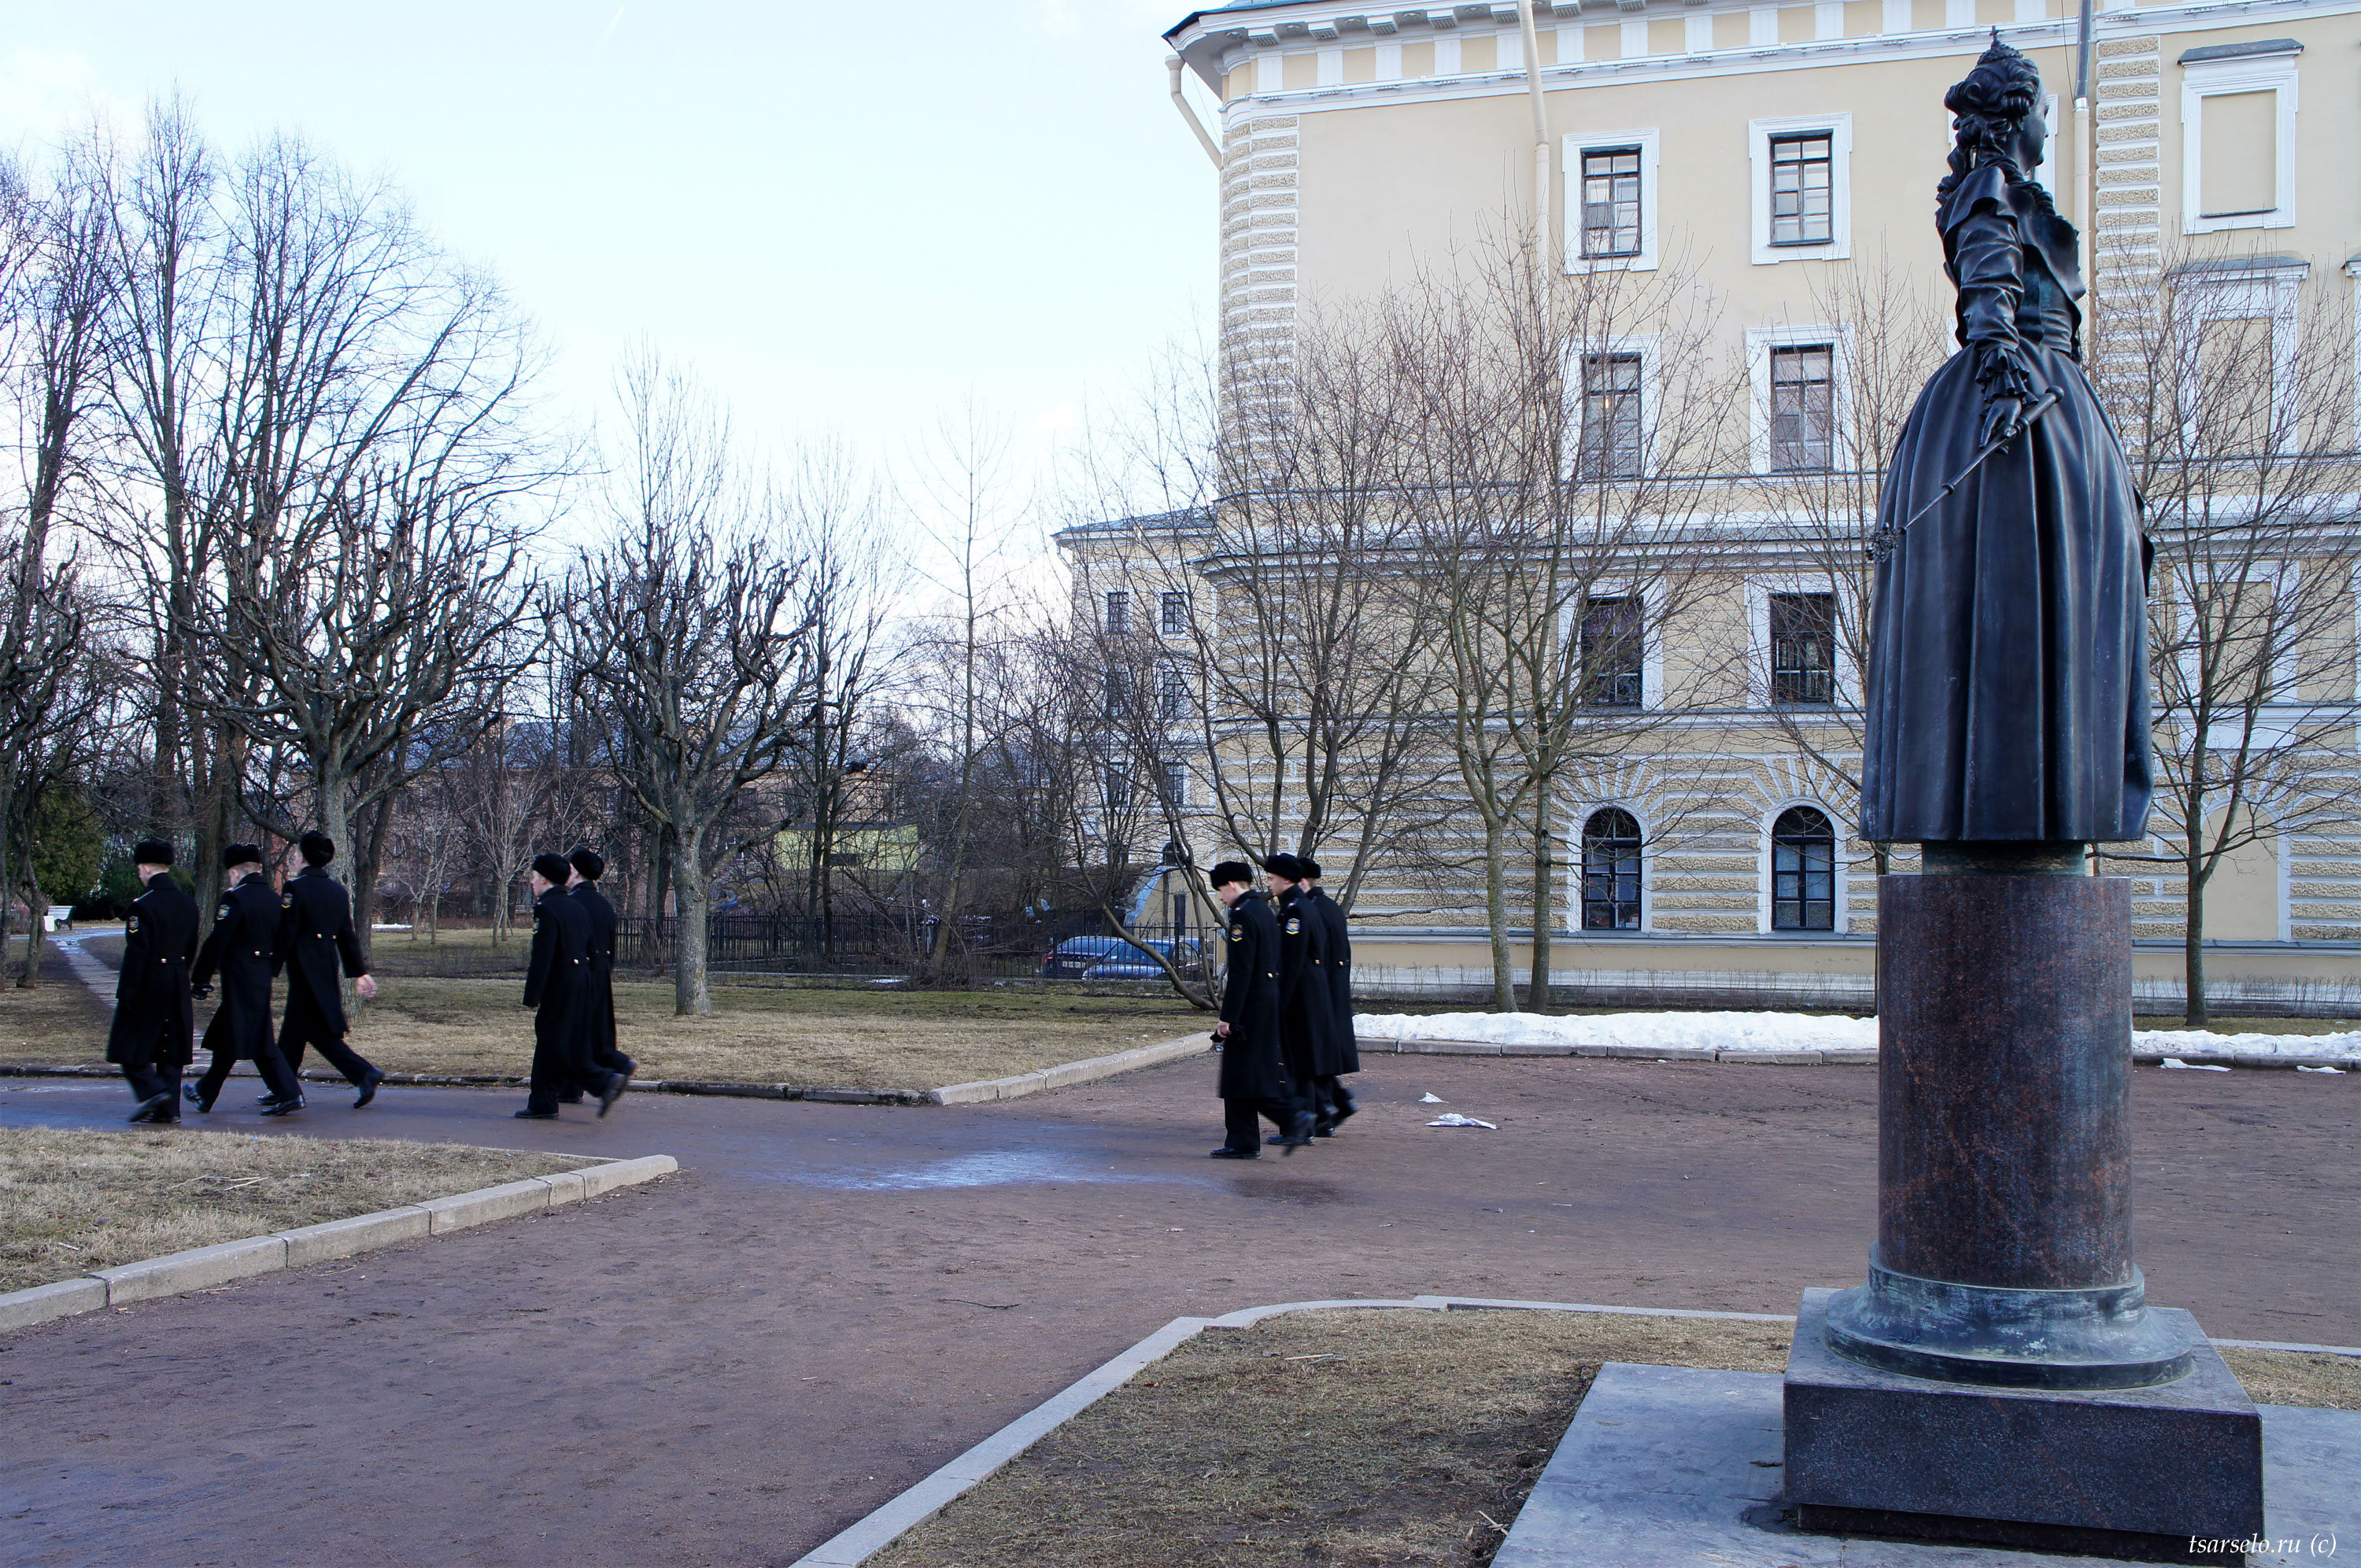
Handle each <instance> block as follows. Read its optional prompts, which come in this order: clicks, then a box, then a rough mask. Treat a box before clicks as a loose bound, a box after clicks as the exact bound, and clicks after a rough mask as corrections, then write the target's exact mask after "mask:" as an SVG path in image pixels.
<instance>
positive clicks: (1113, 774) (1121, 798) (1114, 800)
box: [1104, 762, 1131, 832]
mask: <svg viewBox="0 0 2361 1568" xmlns="http://www.w3.org/2000/svg"><path fill="white" fill-rule="evenodd" d="M1104 784H1105V786H1106V809H1107V816H1108V817H1109V818H1110V819H1112V818H1113V817H1115V816H1116V815H1117V814H1118V813H1120V812H1121V811H1122V810H1123V809H1124V808H1125V807H1126V806H1129V805H1130V804H1131V781H1130V780H1129V779H1127V778H1126V777H1125V776H1124V772H1123V770H1122V769H1121V768H1119V767H1117V766H1116V765H1115V763H1113V762H1109V763H1108V764H1107V765H1106V778H1105V780H1104ZM1107 830H1108V831H1109V832H1113V831H1114V830H1115V829H1114V824H1113V822H1112V820H1110V822H1109V824H1108V829H1107Z"/></svg>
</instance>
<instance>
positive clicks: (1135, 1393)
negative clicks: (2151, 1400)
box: [870, 1311, 2361, 1568]
mask: <svg viewBox="0 0 2361 1568" xmlns="http://www.w3.org/2000/svg"><path fill="white" fill-rule="evenodd" d="M1792 1332H1793V1331H1792V1329H1791V1327H1790V1326H1789V1325H1788V1324H1787V1323H1784V1322H1764V1323H1755V1322H1732V1321H1717V1320H1712V1319H1694V1318H1641V1317H1623V1316H1620V1315H1615V1314H1609V1313H1590V1312H1536V1311H1459V1312H1423V1311H1331V1312H1304V1313H1298V1314H1295V1315H1293V1316H1290V1317H1284V1318H1275V1319H1272V1320H1270V1321H1267V1322H1264V1323H1262V1324H1260V1325H1258V1326H1257V1327H1255V1328H1253V1329H1248V1330H1244V1331H1235V1332H1233V1331H1223V1330H1208V1331H1207V1332H1204V1333H1202V1334H1200V1335H1199V1336H1198V1337H1197V1338H1195V1339H1193V1340H1191V1341H1190V1342H1188V1343H1185V1344H1183V1345H1182V1346H1181V1347H1180V1349H1178V1350H1176V1351H1175V1352H1173V1354H1171V1355H1170V1356H1168V1357H1167V1358H1166V1359H1164V1360H1163V1361H1160V1362H1159V1363H1157V1364H1156V1365H1153V1366H1151V1367H1149V1368H1148V1369H1147V1370H1145V1371H1143V1372H1142V1373H1140V1374H1139V1375H1138V1376H1136V1377H1134V1378H1133V1379H1132V1380H1131V1381H1130V1382H1129V1383H1127V1384H1126V1385H1125V1386H1124V1387H1121V1388H1118V1389H1116V1390H1115V1392H1114V1393H1112V1394H1110V1395H1108V1396H1107V1397H1106V1398H1104V1399H1101V1400H1100V1401H1099V1402H1098V1403H1096V1404H1095V1405H1093V1406H1092V1407H1091V1408H1090V1409H1087V1410H1085V1411H1083V1412H1082V1414H1081V1415H1079V1416H1077V1417H1075V1418H1074V1419H1073V1420H1071V1421H1069V1422H1067V1423H1066V1424H1065V1425H1064V1426H1063V1427H1060V1429H1059V1430H1058V1431H1056V1432H1054V1433H1052V1434H1051V1435H1050V1436H1049V1438H1047V1439H1045V1440H1043V1441H1042V1442H1039V1443H1038V1444H1036V1445H1035V1446H1034V1447H1033V1448H1032V1449H1030V1450H1029V1451H1027V1453H1025V1454H1024V1455H1023V1456H1021V1457H1020V1458H1018V1459H1017V1460H1016V1461H1015V1462H1014V1463H1013V1464H1009V1465H1008V1466H1007V1467H1006V1468H1005V1469H1003V1470H1001V1471H1000V1472H999V1473H998V1474H997V1475H994V1476H993V1477H992V1478H991V1479H990V1480H988V1481H986V1482H984V1483H983V1485H982V1486H978V1487H977V1488H975V1489H974V1490H973V1491H972V1492H970V1493H968V1494H967V1496H965V1497H961V1499H959V1500H958V1501H957V1502H955V1503H953V1504H951V1505H950V1508H946V1509H944V1510H943V1512H942V1514H941V1515H940V1516H939V1517H938V1518H937V1519H934V1520H933V1521H931V1522H929V1523H928V1524H926V1525H924V1526H921V1527H920V1528H919V1529H917V1530H913V1531H912V1532H911V1533H910V1534H908V1535H906V1536H905V1537H903V1538H902V1540H901V1541H898V1542H897V1543H895V1545H894V1546H893V1547H892V1548H890V1549H888V1550H887V1551H886V1552H884V1553H882V1554H880V1555H878V1556H876V1557H874V1558H872V1559H871V1560H870V1561H871V1563H872V1568H1196V1565H1200V1564H1202V1565H1207V1568H1211V1565H1214V1564H1218V1565H1220V1568H1256V1565H1267V1568H1279V1565H1281V1564H1287V1565H1290V1568H1292V1565H1295V1564H1301V1563H1322V1564H1330V1565H1337V1568H1377V1565H1378V1564H1381V1563H1383V1564H1402V1563H1421V1564H1436V1565H1446V1568H1474V1565H1477V1564H1482V1563H1489V1562H1490V1561H1491V1557H1492V1553H1493V1552H1495V1551H1496V1550H1497V1549H1498V1548H1499V1543H1500V1541H1501V1540H1502V1539H1503V1538H1504V1537H1505V1535H1506V1534H1507V1531H1508V1527H1509V1526H1510V1525H1511V1524H1512V1523H1514V1522H1515V1519H1516V1516H1517V1512H1518V1510H1519V1509H1520V1508H1522V1507H1523V1506H1524V1500H1525V1497H1526V1496H1527V1495H1528V1494H1529V1493H1530V1492H1531V1491H1532V1485H1533V1482H1534V1480H1535V1479H1536V1478H1537V1477H1538V1476H1539V1475H1540V1474H1541V1470H1542V1467H1543V1464H1546V1463H1547V1462H1548V1459H1549V1455H1550V1453H1552V1451H1554V1449H1555V1447H1556V1446H1557V1442H1558V1440H1559V1439H1560V1438H1562V1437H1563V1436H1564V1435H1565V1429H1566V1426H1567V1425H1568V1423H1570V1422H1571V1421H1572V1420H1573V1419H1574V1412H1575V1409H1576V1407H1577V1406H1578V1405H1579V1404H1580V1403H1581V1401H1582V1397H1583V1395H1584V1394H1585V1393H1587V1391H1588V1389H1589V1387H1590V1380H1591V1378H1592V1376H1594V1375H1595V1374H1596V1373H1597V1372H1598V1367H1599V1365H1600V1364H1601V1363H1603V1362H1609V1361H1623V1362H1642V1363H1655V1364H1659V1365H1672V1366H1708V1367H1721V1368H1726V1369H1729V1370H1731V1371H1738V1372H1778V1371H1781V1370H1783V1369H1784V1367H1785V1365H1786V1363H1787V1342H1788V1338H1789V1336H1790V1334H1791V1333H1792ZM2224 1354H2226V1355H2227V1356H2228V1357H2229V1358H2230V1359H2231V1362H2232V1365H2234V1366H2235V1367H2236V1369H2237V1371H2238V1374H2239V1376H2241V1377H2243V1378H2245V1379H2246V1385H2247V1387H2248V1389H2249V1390H2250V1391H2251V1392H2253V1394H2254V1395H2255V1397H2256V1398H2258V1399H2268V1400H2272V1401H2275V1402H2284V1403H2292V1404H2314V1405H2337V1406H2340V1407H2341V1408H2345V1409H2354V1408H2361V1404H2357V1403H2356V1401H2361V1363H2356V1362H2355V1361H2354V1360H2353V1359H2352V1358H2350V1357H2341V1356H2324V1355H2301V1354H2287V1353H2283V1352H2270V1351H2228V1352H2225V1353H2224Z"/></svg>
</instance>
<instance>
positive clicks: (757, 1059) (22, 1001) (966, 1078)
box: [0, 931, 1212, 1090]
mask: <svg viewBox="0 0 2361 1568" xmlns="http://www.w3.org/2000/svg"><path fill="white" fill-rule="evenodd" d="M387 935H388V933H386V932H382V931H380V932H379V933H378V937H379V943H380V946H381V947H382V948H390V947H393V946H397V945H398V944H396V943H387V942H385V940H384V938H386V936H387ZM397 935H398V934H397ZM470 935H474V933H470ZM86 946H87V948H88V950H89V951H90V953H91V954H92V955H93V957H96V958H99V959H102V960H104V961H107V962H114V961H115V960H116V959H119V958H120V956H121V953H122V938H120V937H97V938H90V940H89V941H88V943H87V944H86ZM46 972H47V973H53V974H56V975H58V976H59V977H60V978H59V979H58V980H57V981H55V982H53V983H45V984H44V985H42V986H40V987H38V988H36V989H35V990H33V991H30V992H17V991H14V990H9V989H6V988H5V987H0V1061H10V1062H42V1063H72V1062H97V1061H103V1060H104V1058H105V1053H106V1016H107V1014H106V1009H105V1006H104V1004H103V1003H98V1002H97V1001H96V1000H95V999H94V998H92V997H91V996H90V995H89V994H88V992H86V991H85V990H83V989H82V987H81V986H79V985H78V984H76V983H74V982H72V981H70V980H67V979H65V978H63V977H64V970H63V968H62V966H61V965H57V964H52V965H49V966H47V970H46ZM378 983H379V991H378V998H377V1000H376V1001H375V1002H372V1003H366V1004H363V1005H360V1006H359V1007H358V1008H357V1010H356V1013H355V1022H354V1026H353V1045H354V1047H355V1048H356V1049H357V1050H359V1051H360V1052H361V1053H362V1054H363V1055H364V1056H367V1057H368V1058H369V1059H370V1060H371V1061H374V1062H376V1063H377V1064H378V1065H379V1067H382V1068H384V1069H386V1070H387V1071H389V1072H426V1073H492V1074H511V1075H522V1073H523V1072H524V1071H525V1070H526V1069H527V1068H528V1067H530V1065H531V1064H532V1060H533V1015H532V1014H530V1013H527V1012H526V1011H525V1010H524V1008H523V1006H522V1004H521V998H522V996H523V993H524V982H523V979H522V976H508V977H502V978H496V979H481V980H451V979H429V978H423V977H415V976H409V975H403V974H398V973H393V972H390V971H384V970H381V971H380V972H379V981H378ZM277 994H278V996H279V998H280V1000H281V1001H283V1000H284V997H285V990H284V981H281V982H280V990H279V992H277ZM615 1004H616V1010H617V1015H618V1020H619V1023H620V1029H621V1035H622V1046H623V1049H624V1050H626V1051H628V1052H629V1053H631V1056H632V1057H633V1058H637V1060H638V1061H639V1063H640V1074H641V1076H642V1077H643V1078H649V1079H688V1080H699V1081H705V1082H724V1083H795V1084H803V1085H807V1086H815V1085H816V1086H822V1087H831V1088H848V1089H912V1090H925V1089H939V1088H941V1087H942V1086H943V1085H945V1084H950V1083H969V1082H972V1081H974V1080H977V1079H983V1078H1002V1077H1005V1076H1007V1075H1008V1074H1011V1073H1018V1072H1030V1071H1032V1070H1034V1069H1037V1068H1045V1067H1055V1066H1056V1065H1058V1064H1059V1063H1060V1062H1069V1061H1076V1060H1079V1059H1081V1058H1085V1057H1099V1056H1107V1055H1110V1054H1112V1053H1114V1052H1115V1051H1121V1050H1128V1049H1130V1048H1131V1047H1134V1046H1142V1045H1149V1044H1153V1043H1154V1042H1156V1041H1159V1040H1169V1039H1172V1038H1174V1037H1175V1036H1180V1035H1186V1034H1193V1033H1196V1032H1198V1031H1201V1030H1204V1029H1209V1028H1210V1027H1211V1026H1212V1025H1211V1024H1210V1022H1209V1021H1208V1020H1207V1018H1206V1015H1205V1014H1201V1013H1198V1012H1196V1011H1195V1010H1194V1009H1192V1008H1191V1007H1189V1006H1188V1005H1187V1004H1186V1003H1180V1002H1179V1001H1177V1000H1167V999H1159V998H1156V997H1136V996H1079V995H1071V994H1061V993H1055V992H1033V991H904V990H900V989H895V990H892V991H883V990H879V991H846V990H832V989H825V990H823V989H804V988H789V987H774V986H761V985H719V986H716V987H715V988H714V992H713V1014H712V1016H711V1017H708V1018H680V1017H675V1015H674V1014H673V990H672V986H671V984H670V983H669V982H655V981H624V982H622V983H620V984H619V985H618V986H616V988H615ZM210 1006H211V1003H198V1026H199V1029H200V1031H201V1032H202V1030H203V1020H204V1018H205V1017H206V1016H207V1015H208V1010H209V1008H210ZM198 1059H199V1060H200V1061H202V1060H203V1059H204V1058H203V1052H199V1053H198Z"/></svg>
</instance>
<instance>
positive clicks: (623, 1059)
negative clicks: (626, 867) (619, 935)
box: [566, 849, 640, 1078]
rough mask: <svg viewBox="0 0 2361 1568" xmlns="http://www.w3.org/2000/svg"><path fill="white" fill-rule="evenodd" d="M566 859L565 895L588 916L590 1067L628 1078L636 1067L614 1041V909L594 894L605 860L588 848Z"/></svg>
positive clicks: (598, 893)
mask: <svg viewBox="0 0 2361 1568" xmlns="http://www.w3.org/2000/svg"><path fill="white" fill-rule="evenodd" d="M566 863H567V864H568V865H570V866H571V867H573V874H572V875H571V876H570V877H569V878H568V879H567V881H566V894H567V896H569V897H571V898H572V899H573V900H574V902H576V903H577V904H579V905H582V912H583V913H584V914H585V915H588V916H589V917H590V980H591V986H590V1019H589V1028H588V1031H587V1038H588V1042H589V1046H590V1065H591V1066H593V1067H599V1068H604V1069H607V1070H608V1071H609V1072H620V1073H621V1074H622V1075H623V1076H624V1077H625V1078H629V1077H631V1074H633V1073H635V1072H637V1071H639V1070H640V1064H639V1063H637V1062H635V1061H633V1060H632V1059H631V1058H629V1057H627V1056H625V1055H624V1054H623V1051H622V1047H620V1046H619V1045H618V1044H617V1043H616V1040H615V927H616V920H615V906H614V905H611V904H609V903H608V902H607V895H606V894H603V893H600V892H599V891H598V879H599V878H600V877H602V876H604V875H606V874H607V861H606V860H605V858H604V857H603V856H601V855H600V854H599V853H598V851H597V850H591V849H579V850H575V851H574V852H573V853H572V854H570V855H568V856H566Z"/></svg>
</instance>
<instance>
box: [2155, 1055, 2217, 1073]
mask: <svg viewBox="0 0 2361 1568" xmlns="http://www.w3.org/2000/svg"><path fill="white" fill-rule="evenodd" d="M2158 1065H2160V1066H2163V1067H2169V1068H2174V1069H2179V1070H2180V1071H2182V1072H2227V1071H2229V1070H2230V1069H2228V1068H2226V1067H2217V1066H2215V1065H2214V1064H2213V1063H2212V1062H2202V1061H2197V1062H2190V1061H2182V1060H2181V1059H2180V1058H2179V1057H2167V1058H2164V1060H2163V1061H2162V1062H2161V1063H2160V1064H2158Z"/></svg>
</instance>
